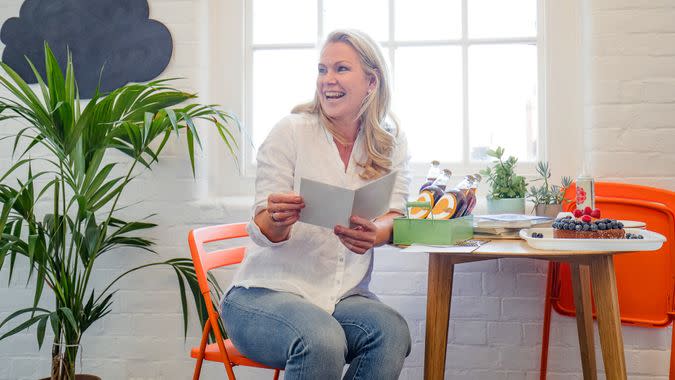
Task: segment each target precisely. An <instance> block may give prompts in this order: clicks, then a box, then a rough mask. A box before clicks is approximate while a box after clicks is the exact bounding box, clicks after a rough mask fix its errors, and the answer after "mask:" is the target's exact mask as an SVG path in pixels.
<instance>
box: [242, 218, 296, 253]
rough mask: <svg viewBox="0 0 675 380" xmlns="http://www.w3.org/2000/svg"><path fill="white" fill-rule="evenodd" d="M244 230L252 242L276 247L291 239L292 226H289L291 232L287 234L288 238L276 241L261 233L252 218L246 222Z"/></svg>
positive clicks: (262, 245)
mask: <svg viewBox="0 0 675 380" xmlns="http://www.w3.org/2000/svg"><path fill="white" fill-rule="evenodd" d="M246 232H248V236H249V237H250V238H251V240H253V242H254V243H255V244H256V245H258V246H260V247H277V246H280V245H284V244H286V242H288V241H289V240H290V239H291V236H292V235H293V227H291V232H290V233H289V235H288V239H286V240H283V241H280V242H276V243H275V242H273V241H271V240H270V239H268V238H267V236H265V234H264V233H262V231H261V230H260V227H258V225H257V224H255V221H253V219H251V221H249V222H248V225H247V226H246Z"/></svg>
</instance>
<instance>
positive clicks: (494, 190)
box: [480, 147, 527, 199]
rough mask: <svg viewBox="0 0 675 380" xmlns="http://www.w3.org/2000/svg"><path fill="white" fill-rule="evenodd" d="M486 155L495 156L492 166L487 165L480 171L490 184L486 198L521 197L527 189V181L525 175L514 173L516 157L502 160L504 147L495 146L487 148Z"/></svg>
mask: <svg viewBox="0 0 675 380" xmlns="http://www.w3.org/2000/svg"><path fill="white" fill-rule="evenodd" d="M487 155H488V156H490V157H493V158H495V160H493V162H492V167H490V166H488V167H487V168H486V169H483V170H481V171H480V174H481V175H483V176H484V177H485V178H486V182H487V183H488V184H489V185H490V192H489V193H488V198H492V199H507V198H523V197H524V196H525V191H526V190H527V182H525V177H522V176H519V175H516V172H515V167H516V164H517V163H518V159H517V158H515V157H513V156H509V158H507V159H506V160H503V159H502V157H503V156H504V148H502V147H497V149H496V150H492V149H488V151H487Z"/></svg>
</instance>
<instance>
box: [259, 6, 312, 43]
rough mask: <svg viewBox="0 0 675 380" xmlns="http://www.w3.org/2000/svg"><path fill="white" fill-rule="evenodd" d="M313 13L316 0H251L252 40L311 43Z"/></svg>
mask: <svg viewBox="0 0 675 380" xmlns="http://www.w3.org/2000/svg"><path fill="white" fill-rule="evenodd" d="M316 17H317V14H316V0H284V1H279V0H253V43H255V44H273V43H303V42H305V43H314V42H316V34H317V26H316V25H317V20H316ZM298 20H302V22H298Z"/></svg>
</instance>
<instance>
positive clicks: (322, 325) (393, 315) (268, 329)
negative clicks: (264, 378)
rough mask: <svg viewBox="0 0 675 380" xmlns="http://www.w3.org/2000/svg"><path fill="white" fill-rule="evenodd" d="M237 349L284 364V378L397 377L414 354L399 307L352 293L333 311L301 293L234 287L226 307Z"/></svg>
mask: <svg viewBox="0 0 675 380" xmlns="http://www.w3.org/2000/svg"><path fill="white" fill-rule="evenodd" d="M221 317H222V319H223V322H224V324H225V329H226V330H227V332H228V334H229V337H230V339H231V340H232V343H233V344H234V346H235V347H237V349H238V350H239V351H240V352H241V353H242V354H244V355H246V356H247V357H248V358H250V359H253V360H255V361H257V362H260V363H263V364H265V365H268V366H271V367H276V368H285V370H284V371H285V373H284V379H286V380H296V379H309V380H316V379H321V380H331V379H340V377H341V376H342V370H343V368H344V365H345V364H347V363H349V364H350V365H349V369H348V370H347V373H346V374H345V377H344V378H345V379H368V380H377V379H383V380H392V379H397V378H398V376H399V374H400V373H401V368H402V367H403V361H404V359H405V357H406V356H408V354H410V347H411V342H410V330H409V329H408V324H407V323H406V321H405V320H404V319H403V317H401V315H400V314H398V313H397V312H396V311H395V310H394V309H392V308H390V307H389V306H387V305H385V304H383V303H382V302H380V301H377V300H373V299H369V298H366V297H363V296H358V295H355V296H351V297H347V298H345V299H343V300H341V301H340V302H338V304H337V305H336V306H335V311H334V312H333V315H330V314H328V313H327V312H326V311H325V310H323V309H321V308H319V307H318V306H316V305H314V304H311V303H309V302H308V301H306V300H305V299H303V298H302V297H300V296H298V295H295V294H291V293H287V292H279V291H274V290H270V289H264V288H249V289H246V288H243V287H235V288H233V289H231V290H230V292H229V293H228V294H227V296H226V297H225V299H224V300H223V303H222V307H221Z"/></svg>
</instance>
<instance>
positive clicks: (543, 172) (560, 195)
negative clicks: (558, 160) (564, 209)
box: [527, 161, 572, 205]
mask: <svg viewBox="0 0 675 380" xmlns="http://www.w3.org/2000/svg"><path fill="white" fill-rule="evenodd" d="M537 173H538V174H539V178H537V179H535V181H543V183H542V184H541V186H539V187H537V186H531V187H530V189H529V190H528V192H527V199H529V200H530V201H532V203H534V204H535V205H558V204H562V202H563V199H564V196H565V191H567V189H568V188H569V187H570V185H571V184H572V178H570V177H562V179H561V181H560V186H558V185H551V184H550V183H549V179H550V178H551V170H550V167H549V165H548V162H543V161H539V163H537Z"/></svg>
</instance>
